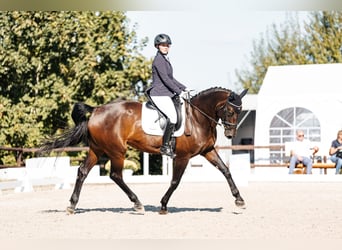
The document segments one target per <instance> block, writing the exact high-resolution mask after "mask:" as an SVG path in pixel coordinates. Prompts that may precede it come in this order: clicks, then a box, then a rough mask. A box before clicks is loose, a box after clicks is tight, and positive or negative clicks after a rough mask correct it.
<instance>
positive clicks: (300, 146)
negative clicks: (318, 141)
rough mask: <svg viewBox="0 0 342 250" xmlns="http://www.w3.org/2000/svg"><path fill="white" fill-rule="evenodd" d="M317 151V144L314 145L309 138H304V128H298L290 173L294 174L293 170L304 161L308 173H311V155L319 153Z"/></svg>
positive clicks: (292, 150)
mask: <svg viewBox="0 0 342 250" xmlns="http://www.w3.org/2000/svg"><path fill="white" fill-rule="evenodd" d="M311 150H313V152H311ZM317 151H318V147H317V146H313V147H312V146H311V142H310V141H309V140H307V139H304V132H303V130H297V132H296V141H295V142H294V143H293V146H292V149H291V159H290V168H289V174H293V170H294V169H295V167H296V165H297V164H298V163H303V165H304V166H306V174H311V173H312V159H311V158H310V156H311V155H312V154H315V153H317Z"/></svg>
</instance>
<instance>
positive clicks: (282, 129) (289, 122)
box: [269, 107, 321, 163]
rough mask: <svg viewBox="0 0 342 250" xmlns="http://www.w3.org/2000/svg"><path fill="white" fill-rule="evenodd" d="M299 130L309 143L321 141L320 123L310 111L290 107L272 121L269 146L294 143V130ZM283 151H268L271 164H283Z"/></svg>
mask: <svg viewBox="0 0 342 250" xmlns="http://www.w3.org/2000/svg"><path fill="white" fill-rule="evenodd" d="M298 129H301V130H303V131H304V133H305V137H306V138H308V139H309V140H310V141H314V142H320V141H321V126H320V122H319V120H318V119H317V117H316V116H315V114H314V113H312V112H311V111H310V110H308V109H305V108H301V107H292V108H287V109H283V110H281V111H280V112H278V113H277V114H276V115H275V116H274V117H273V119H272V121H271V124H270V130H269V135H270V136H269V140H270V141H269V142H270V145H283V144H284V143H285V142H290V141H294V140H295V137H296V130H298ZM284 158H285V152H284V151H283V150H270V162H271V163H283V159H284Z"/></svg>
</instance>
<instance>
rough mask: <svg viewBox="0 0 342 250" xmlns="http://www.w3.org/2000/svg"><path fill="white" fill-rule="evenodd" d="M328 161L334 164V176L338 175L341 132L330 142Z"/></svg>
mask: <svg viewBox="0 0 342 250" xmlns="http://www.w3.org/2000/svg"><path fill="white" fill-rule="evenodd" d="M329 155H331V157H330V160H331V161H332V162H334V163H336V174H340V170H341V166H342V158H341V157H342V130H339V131H338V132H337V138H336V139H335V140H333V141H332V143H331V147H330V150H329Z"/></svg>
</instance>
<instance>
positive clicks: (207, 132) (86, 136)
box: [42, 87, 247, 214]
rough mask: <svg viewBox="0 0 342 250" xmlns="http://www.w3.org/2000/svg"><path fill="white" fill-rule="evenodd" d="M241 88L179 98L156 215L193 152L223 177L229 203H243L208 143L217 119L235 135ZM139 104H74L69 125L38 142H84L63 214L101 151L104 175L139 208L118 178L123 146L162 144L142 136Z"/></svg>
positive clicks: (155, 149) (151, 149) (148, 148)
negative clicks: (183, 112)
mask: <svg viewBox="0 0 342 250" xmlns="http://www.w3.org/2000/svg"><path fill="white" fill-rule="evenodd" d="M246 93H247V89H246V90H243V91H242V92H241V94H236V93H234V92H233V91H231V90H228V89H224V88H218V87H215V88H210V89H207V90H204V91H202V92H200V93H198V94H197V95H195V96H193V97H192V98H191V99H190V100H185V105H187V106H186V108H187V110H188V114H187V118H186V119H187V122H186V130H187V133H184V134H183V135H181V136H180V137H177V138H176V148H175V153H176V157H175V158H174V159H173V176H172V180H171V184H170V187H169V188H168V190H167V192H166V193H165V195H164V196H163V197H162V199H161V209H160V212H159V213H160V214H166V213H167V204H168V201H169V199H170V197H171V195H172V193H173V192H174V191H175V189H176V188H177V186H178V185H179V183H180V180H181V178H182V175H183V173H184V170H185V168H186V166H187V164H188V162H189V159H190V158H191V157H194V156H196V155H198V154H200V155H202V156H204V157H205V158H206V159H207V160H208V161H209V162H210V163H211V164H212V165H214V166H215V167H216V168H218V170H219V171H221V172H222V174H223V175H224V176H225V178H226V180H227V182H228V184H229V187H230V189H231V192H232V194H233V196H234V197H235V204H236V205H237V206H238V207H244V206H245V202H244V200H243V199H242V197H241V195H240V193H239V190H238V189H237V187H236V185H235V183H234V181H233V178H232V175H231V173H230V170H229V168H228V167H227V166H226V165H225V163H224V162H223V161H222V159H221V158H220V157H219V155H218V153H217V151H216V149H215V147H214V145H215V141H216V136H217V135H216V126H217V125H218V124H220V123H219V120H220V119H221V122H222V125H223V126H224V134H225V136H226V137H227V138H232V137H234V136H235V135H236V127H237V121H238V115H239V113H240V112H241V109H242V107H241V105H242V102H241V99H242V97H243V96H244V95H245V94H246ZM141 108H142V104H141V103H139V102H135V101H126V100H120V101H115V102H111V103H108V104H105V105H102V106H98V107H91V106H89V105H86V104H84V103H77V104H75V106H74V108H73V111H72V118H73V120H74V122H75V124H76V125H75V127H73V128H71V129H70V130H67V131H66V132H65V133H64V134H62V135H61V136H59V137H57V138H54V139H52V140H50V141H47V142H46V143H45V144H44V145H43V146H42V150H43V151H47V152H48V151H51V150H52V149H54V148H63V147H68V146H74V145H77V144H79V143H80V142H81V141H83V142H85V143H87V144H88V145H89V152H88V155H87V157H86V158H85V160H84V162H83V163H82V164H81V165H80V167H79V168H78V173H77V179H76V183H75V186H74V190H73V193H72V195H71V198H70V206H69V207H68V208H67V212H68V213H74V212H75V207H76V204H77V202H78V200H79V196H80V193H81V189H82V185H83V182H84V180H85V179H86V177H87V175H88V173H89V171H90V170H91V169H92V167H93V166H94V165H95V164H96V163H97V162H98V160H99V158H100V157H101V156H102V155H107V157H108V158H109V159H110V161H111V169H110V178H111V179H112V180H113V181H114V182H115V183H116V184H117V185H118V186H119V187H120V188H121V189H122V190H123V191H124V192H125V193H126V194H127V196H128V197H129V199H130V200H131V201H132V202H133V203H134V210H136V211H138V212H144V206H143V205H142V203H141V202H140V201H139V199H138V197H137V195H136V194H135V193H133V192H132V190H131V189H130V188H129V187H128V186H127V185H126V183H125V182H124V180H123V178H122V169H123V166H124V159H125V152H126V150H127V146H128V145H130V146H132V147H134V148H136V149H138V150H140V151H144V152H148V153H152V154H159V150H160V147H161V144H162V137H161V136H152V135H148V134H146V133H144V131H143V130H142V126H141ZM88 114H90V115H88Z"/></svg>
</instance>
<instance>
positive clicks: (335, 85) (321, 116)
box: [255, 63, 342, 159]
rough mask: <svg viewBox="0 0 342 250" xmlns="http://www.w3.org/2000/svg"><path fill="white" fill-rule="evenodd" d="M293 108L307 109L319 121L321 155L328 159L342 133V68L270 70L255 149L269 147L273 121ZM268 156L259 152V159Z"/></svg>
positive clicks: (260, 100)
mask: <svg viewBox="0 0 342 250" xmlns="http://www.w3.org/2000/svg"><path fill="white" fill-rule="evenodd" d="M291 107H301V108H304V109H307V110H309V111H311V112H312V114H313V116H315V119H316V120H318V121H319V125H320V142H319V146H320V152H321V155H328V150H329V147H330V144H331V141H332V140H334V139H336V135H337V131H338V130H340V129H342V64H339V63H336V64H315V65H291V66H271V67H269V68H268V70H267V73H266V76H265V79H264V81H263V84H262V87H261V89H260V91H259V94H258V100H257V111H256V124H255V145H269V144H270V137H271V136H270V126H271V122H272V120H273V119H274V117H275V116H276V115H277V114H278V113H279V112H280V111H282V110H285V109H287V108H291ZM280 144H282V143H280ZM267 154H269V152H265V151H264V152H262V151H261V150H259V153H258V151H256V158H260V159H261V158H263V159H266V155H267Z"/></svg>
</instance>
